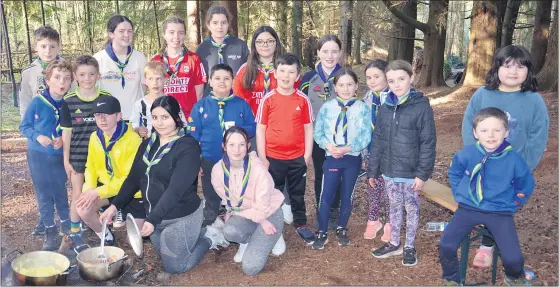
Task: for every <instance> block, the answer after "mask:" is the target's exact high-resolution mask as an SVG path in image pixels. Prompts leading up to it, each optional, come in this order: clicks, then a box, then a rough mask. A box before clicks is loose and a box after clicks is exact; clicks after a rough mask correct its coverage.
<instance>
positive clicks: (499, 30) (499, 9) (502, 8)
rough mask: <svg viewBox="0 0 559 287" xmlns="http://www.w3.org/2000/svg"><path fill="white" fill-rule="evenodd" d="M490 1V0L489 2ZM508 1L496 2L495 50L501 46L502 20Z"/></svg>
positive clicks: (498, 0)
mask: <svg viewBox="0 0 559 287" xmlns="http://www.w3.org/2000/svg"><path fill="white" fill-rule="evenodd" d="M490 1H491V0H490ZM507 3H508V0H496V7H497V8H496V11H497V48H499V47H500V46H501V38H502V36H503V20H504V18H505V14H506V11H507Z"/></svg>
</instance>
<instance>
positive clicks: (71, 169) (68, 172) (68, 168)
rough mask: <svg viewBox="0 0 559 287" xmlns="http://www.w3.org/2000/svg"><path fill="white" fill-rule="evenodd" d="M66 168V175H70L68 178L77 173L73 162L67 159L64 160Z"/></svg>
mask: <svg viewBox="0 0 559 287" xmlns="http://www.w3.org/2000/svg"><path fill="white" fill-rule="evenodd" d="M64 170H66V176H68V180H71V176H72V174H75V173H76V171H75V170H74V167H73V166H72V164H70V161H66V160H65V161H64Z"/></svg>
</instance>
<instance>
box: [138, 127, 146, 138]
mask: <svg viewBox="0 0 559 287" xmlns="http://www.w3.org/2000/svg"><path fill="white" fill-rule="evenodd" d="M138 134H139V135H140V137H141V138H143V139H145V138H146V137H147V136H148V129H147V128H146V127H139V128H138Z"/></svg>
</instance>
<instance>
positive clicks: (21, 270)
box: [6, 250, 70, 286]
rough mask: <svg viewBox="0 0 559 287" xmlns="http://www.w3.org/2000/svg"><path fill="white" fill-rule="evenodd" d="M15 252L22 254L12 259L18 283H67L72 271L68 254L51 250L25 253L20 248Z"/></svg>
mask: <svg viewBox="0 0 559 287" xmlns="http://www.w3.org/2000/svg"><path fill="white" fill-rule="evenodd" d="M13 252H18V253H19V254H22V255H20V256H18V257H17V258H15V259H13V260H12V261H11V266H12V271H13V275H14V276H13V280H14V283H15V284H16V285H20V286H63V285H66V279H67V275H68V273H69V272H70V260H68V258H67V257H66V256H64V255H62V254H60V253H56V252H51V251H33V252H29V253H25V254H23V253H22V252H21V251H19V250H15V251H13ZM13 252H10V253H9V254H8V255H10V254H12V253H13ZM8 255H7V256H8ZM7 256H6V257H7Z"/></svg>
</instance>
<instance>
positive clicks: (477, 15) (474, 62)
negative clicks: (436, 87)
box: [463, 0, 498, 88]
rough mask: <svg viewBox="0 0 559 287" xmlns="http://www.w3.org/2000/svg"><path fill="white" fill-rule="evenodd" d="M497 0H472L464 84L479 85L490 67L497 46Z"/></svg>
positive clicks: (483, 81) (482, 82)
mask: <svg viewBox="0 0 559 287" xmlns="http://www.w3.org/2000/svg"><path fill="white" fill-rule="evenodd" d="M496 4H497V0H491V1H483V0H477V1H474V6H473V7H472V15H471V19H472V20H471V21H472V22H471V26H470V44H469V45H468V64H467V66H466V71H465V76H464V77H463V79H464V86H471V87H476V88H477V87H479V86H482V85H483V84H484V83H485V76H486V75H487V72H489V69H490V68H491V63H492V62H493V54H494V53H495V49H496V48H497V37H496V35H497V21H498V19H497V18H498V14H497V5H496Z"/></svg>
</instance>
